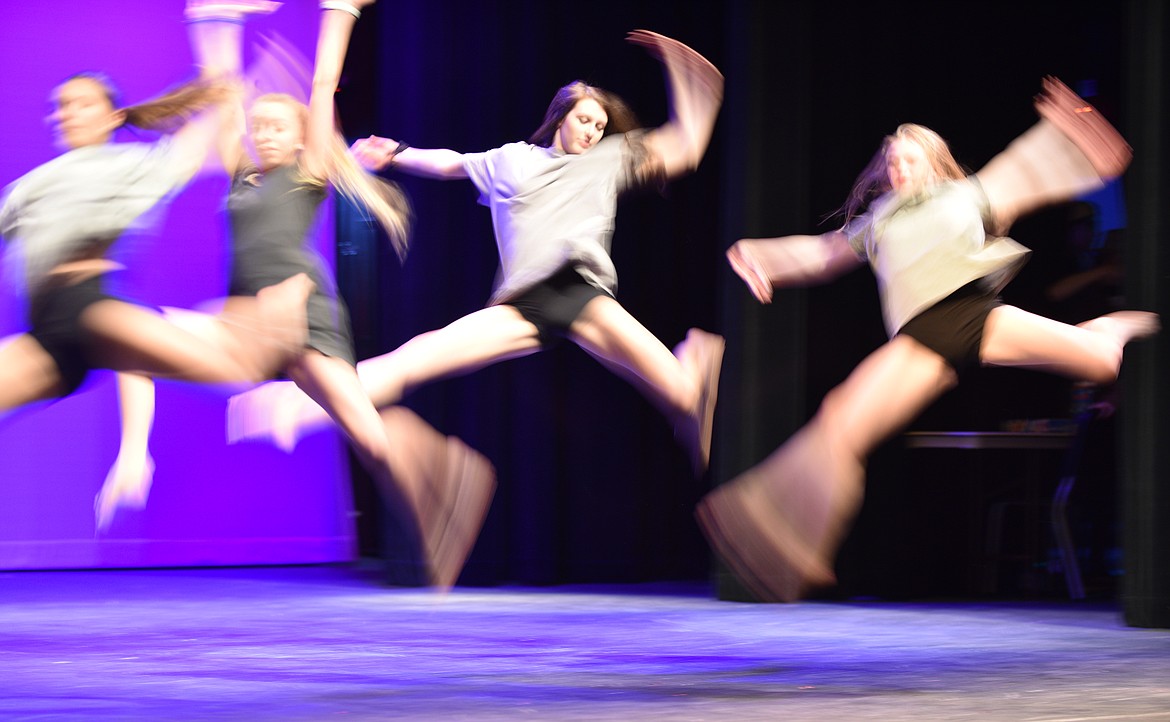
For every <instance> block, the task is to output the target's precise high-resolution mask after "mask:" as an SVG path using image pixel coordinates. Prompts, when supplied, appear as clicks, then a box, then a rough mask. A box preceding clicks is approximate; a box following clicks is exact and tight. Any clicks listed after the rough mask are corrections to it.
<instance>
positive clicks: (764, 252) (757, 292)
mask: <svg viewBox="0 0 1170 722" xmlns="http://www.w3.org/2000/svg"><path fill="white" fill-rule="evenodd" d="M727 261H728V263H730V264H731V267H732V268H733V269H734V270H735V272H736V273H737V274H738V275H739V277H740V278H742V279H743V281H744V283H746V284H747V286H748V288H749V289H751V292H752V295H753V296H755V297H756V299H757V300H759V302H760V303H771V302H772V289H773V288H775V287H777V286H780V287H784V286H809V285H814V284H817V283H824V282H826V281H831V280H833V279H834V278H837V277H838V276H841V275H842V274H844V273H846V272H848V271H851V270H853V269H854V268H857V267H858V266H860V265H861V264H862V263H863V262H862V261H861V259H859V258H858V257H857V254H856V253H854V252H853V248H852V247H850V245H849V239H848V238H847V237H846V236H845V234H844V233H841V232H840V231H833V232H831V233H825V234H822V235H819V236H784V237H781V238H744V239H741V240H739V241H736V242H735V244H733V245H732V246H731V248H729V249H727Z"/></svg>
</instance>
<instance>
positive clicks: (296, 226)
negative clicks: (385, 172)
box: [228, 166, 354, 364]
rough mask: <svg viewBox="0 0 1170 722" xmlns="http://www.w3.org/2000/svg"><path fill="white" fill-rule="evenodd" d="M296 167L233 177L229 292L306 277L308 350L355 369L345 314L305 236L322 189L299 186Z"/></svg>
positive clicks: (247, 291) (243, 293) (251, 291)
mask: <svg viewBox="0 0 1170 722" xmlns="http://www.w3.org/2000/svg"><path fill="white" fill-rule="evenodd" d="M296 175H297V169H296V167H295V166H282V167H279V168H275V169H273V170H270V171H268V172H267V173H264V174H259V173H257V172H256V171H255V169H254V168H252V169H248V170H245V171H242V172H240V173H237V174H236V177H235V178H233V179H232V189H231V193H230V195H229V196H228V215H229V217H230V219H231V229H232V268H231V281H230V289H229V292H230V293H231V295H233V296H254V295H256V293H257V292H258V291H259V290H260V289H262V288H264V287H266V286H271V285H273V284H276V283H280V282H281V281H283V280H285V279H287V278H291V277H292V276H295V275H296V274H298V273H306V274H308V276H309V277H310V278H312V279H313V282H314V283H316V284H317V289H316V290H315V291H314V292H313V295H312V296H310V297H309V304H308V321H309V340H308V343H307V346H308V347H309V348H312V349H315V350H317V351H320V352H321V353H323V354H325V355H327V356H334V357H337V358H340V359H344V360H345V361H347V362H349V363H350V364H353V363H354V351H353V338H352V336H351V334H350V330H349V313H348V311H347V310H346V308H345V304H344V303H343V302H342V301H341V299H340V298H338V295H337V284H336V283H335V282H334V280H333V277H332V275H331V274H330V273H329V270H328V266H327V265H326V264H325V260H324V259H323V258H321V256H320V254H318V253H317V252H316V251H315V250H314V249H313V248H312V246H311V239H309V238H308V237H307V236H308V231H309V229H310V227H311V226H312V225H313V221H314V220H315V219H316V217H317V209H318V208H319V207H320V205H321V202H322V201H323V200H324V199H325V194H326V190H325V188H324V187H321V186H316V185H314V184H311V183H304V182H298V181H297V178H296Z"/></svg>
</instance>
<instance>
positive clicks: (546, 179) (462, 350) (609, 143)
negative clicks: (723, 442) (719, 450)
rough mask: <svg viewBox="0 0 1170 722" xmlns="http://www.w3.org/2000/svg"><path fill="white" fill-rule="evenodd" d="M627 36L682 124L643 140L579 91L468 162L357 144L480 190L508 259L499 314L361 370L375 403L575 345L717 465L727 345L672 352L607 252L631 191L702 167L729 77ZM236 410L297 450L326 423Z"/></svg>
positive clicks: (269, 405)
mask: <svg viewBox="0 0 1170 722" xmlns="http://www.w3.org/2000/svg"><path fill="white" fill-rule="evenodd" d="M629 39H630V41H631V42H633V43H636V44H638V45H641V46H642V47H644V48H646V49H647V50H648V51H650V52H651V53H653V54H655V55H656V56H657V57H658V58H659V59H660V60H661V61H662V62H663V64H664V66H665V69H666V75H667V79H668V87H669V91H670V98H671V118H670V121H669V122H668V123H667V124H666V125H664V126H662V127H660V128H657V129H654V130H650V131H640V130H635V129H634V128H633V119H632V114H631V113H630V112H629V111H628V109H627V108H626V106H625V104H624V103H623V102H622V101H621V100H620V99H619V98H617V97H615V96H613V95H612V94H610V93H607V92H606V91H604V90H601V89H600V88H594V87H591V86H589V85H586V84H584V83H581V82H576V83H572V84H570V85H567V86H565V87H564V88H562V89H561V90H560V91H559V92H558V93H557V94H556V96H555V97H554V98H553V101H552V103H551V105H550V106H549V108H548V112H547V113H546V115H545V119H544V121H543V123H542V124H541V126H540V128H539V129H538V130H537V131H536V133H535V134H534V135H533V136H532V138H531V140H530V142H528V143H512V144H508V145H505V146H503V147H501V148H497V149H495V150H490V151H487V152H486V153H470V154H463V153H458V152H455V151H453V150H446V149H431V150H424V149H418V148H408V147H406V146H405V144H402V143H398V142H396V141H393V140H389V139H386V138H369V139H365V140H361V141H358V142H357V143H355V144H354V146H353V150H354V153H355V154H356V155H357V156H358V157H359V158H361V159H363V161H364V162H365V163H366V164H367V166H369V167H373V168H383V167H386V166H387V165H389V164H391V163H393V164H394V165H395V167H396V168H399V169H401V170H403V171H406V172H408V173H414V174H418V175H424V176H428V177H432V178H440V179H457V178H468V179H470V180H471V181H472V182H473V183H475V185H476V187H477V188H478V189H479V191H480V194H481V202H482V203H484V204H486V205H488V206H489V208H490V209H491V212H492V220H493V224H494V227H495V233H496V241H497V243H498V245H499V251H500V264H501V265H500V271H501V273H500V280H499V284H498V286H497V289H496V291H495V293H494V295H493V296H492V300H491V303H492V305H490V306H488V307H487V308H485V309H482V310H480V311H476V312H475V313H472V314H470V315H468V316H465V317H463V318H461V319H459V320H457V321H455V322H454V323H452V324H450V325H448V326H446V327H444V328H442V329H439V330H437V331H431V332H429V333H425V334H422V335H420V336H417V337H415V338H414V339H412V340H410V341H408V342H407V343H405V344H403V346H401V347H400V348H398V349H397V350H395V351H393V352H392V353H389V354H387V355H385V356H381V357H378V358H374V359H370V360H368V361H363V362H362V363H360V364H358V373H359V374H360V376H361V378H362V383H363V385H364V386H365V388H366V390H367V392H368V393H369V394H370V397H371V398H372V399H373V400H374V402H375V403H376V404H378V405H379V406H382V405H386V404H391V403H394V402H396V401H398V400H399V399H400V398H402V397H403V396H404V395H405V394H406V393H409V392H410V390H412V389H414V388H416V387H417V386H419V385H421V384H424V383H427V382H429V381H432V380H435V379H439V378H443V377H448V376H453V375H457V374H463V373H467V372H470V371H474V370H476V369H479V368H482V367H484V366H487V365H489V364H492V363H495V362H497V361H501V360H504V359H509V358H517V357H520V356H525V355H528V354H531V353H535V352H536V351H539V350H540V349H541V348H542V346H543V345H544V344H546V343H548V342H549V341H550V340H552V339H553V338H554V337H556V336H566V337H568V338H569V339H571V340H572V341H573V342H575V343H576V344H578V345H579V346H581V347H582V348H583V349H585V350H586V351H587V352H589V353H590V354H592V355H593V356H595V357H596V358H598V359H599V360H601V361H602V362H603V363H604V364H606V366H607V367H609V368H611V369H614V370H615V371H616V372H618V373H619V374H622V375H623V376H624V377H626V378H630V379H631V380H633V381H634V382H635V383H636V384H637V385H638V386H639V388H642V389H645V390H646V391H647V392H648V393H649V395H650V396H651V398H652V399H653V400H655V401H657V402H659V403H660V404H661V405H662V406H663V407H665V408H666V409H669V410H670V412H671V414H672V415H674V416H675V417H676V418H677V419H678V421H677V425H676V433H677V434H678V435H679V436H680V437H681V438H680V440H681V441H682V442H683V443H684V444H685V445H686V446H687V447H688V449H689V450H690V451H691V452H692V461H693V463H694V467H695V469H696V471H697V472H701V471H702V470H703V469H705V468H706V466H707V461H708V454H709V449H710V438H711V414H712V409H713V407H714V403H715V396H716V390H717V384H718V374H719V366H720V362H721V359H722V353H723V339H722V338H720V337H718V336H715V335H713V334H709V333H706V332H703V331H699V330H697V329H692V330H691V331H690V332H689V333H688V335H687V339H686V341H684V342H683V343H682V344H680V345H679V346H678V347H677V348H676V349H675V354H674V355H672V354H671V352H670V350H669V349H667V348H666V347H665V346H664V345H663V344H662V342H660V341H659V340H658V339H657V338H655V337H654V335H653V334H651V333H650V332H649V331H648V330H647V329H646V328H645V327H643V326H642V325H641V324H640V323H638V321H637V320H636V319H634V318H633V317H632V316H631V315H630V314H629V313H628V312H627V311H626V310H625V309H623V308H622V307H621V305H620V304H618V302H617V301H616V300H615V299H614V297H613V294H614V291H615V288H616V274H615V272H614V267H613V262H612V261H611V260H610V257H609V243H610V238H611V236H612V234H613V227H614V217H615V214H616V204H617V198H618V195H619V194H620V193H621V192H623V191H624V190H627V189H629V188H631V187H633V186H635V185H640V184H645V183H648V182H653V181H658V180H664V179H669V178H673V177H676V176H678V175H680V174H682V173H684V172H687V171H690V170H693V169H694V168H695V167H697V166H698V164H699V161H700V159H701V158H702V157H703V153H704V151H705V150H706V147H707V144H708V142H709V140H710V137H711V131H712V128H713V126H714V123H715V117H716V114H717V113H718V110H719V106H720V103H721V101H722V95H723V76H722V75H721V74H720V73H719V71H718V70H717V69H716V68H715V67H714V66H713V65H711V64H710V63H709V62H707V60H706V59H704V58H703V57H702V56H700V55H699V54H698V53H696V52H695V51H693V50H691V49H690V48H688V47H687V46H685V45H683V44H682V43H679V42H677V41H674V40H671V39H669V38H666V37H663V36H661V35H658V34H655V33H651V32H647V31H637V32H634V33H632V34H631V35H630V38H629ZM234 401H235V403H236V406H235V408H234V410H233V411H232V413H233V414H236V415H238V416H239V417H240V418H243V419H247V420H248V421H249V424H248V428H247V429H246V430H245V431H244V433H245V434H252V435H272V436H277V437H279V438H283V439H285V440H286V442H288V443H292V442H294V441H295V439H296V438H297V437H298V436H299V435H300V434H302V433H304V431H305V430H306V429H307V428H309V427H311V426H313V425H314V424H317V423H319V422H320V421H321V420H322V419H321V417H320V414H319V412H317V411H316V410H314V409H313V408H312V407H311V406H310V405H308V404H305V403H304V402H303V400H300V399H298V398H296V397H295V396H294V395H292V394H291V393H290V391H289V390H288V389H287V388H279V387H269V388H266V389H263V390H260V391H259V392H248V393H246V394H243V395H241V396H239V397H237V398H236V399H235V400H234Z"/></svg>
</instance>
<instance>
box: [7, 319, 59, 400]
mask: <svg viewBox="0 0 1170 722" xmlns="http://www.w3.org/2000/svg"><path fill="white" fill-rule="evenodd" d="M64 393H65V386H64V382H63V381H62V379H61V373H60V371H58V370H57V364H55V363H53V358H52V357H51V356H49V353H48V352H47V351H45V349H44V348H43V347H42V346H41V345H40V344H39V343H37V341H36V339H34V338H33V337H32V336H30V335H28V334H27V333H22V334H18V335H16V336H9V337H8V338H6V339H4V340H3V341H0V413H3V412H6V411H11V410H13V409H17V408H20V407H21V406H25V405H27V404H31V403H33V402H35V401H44V400H47V399H54V398H57V397H59V396H61V395H62V394H64Z"/></svg>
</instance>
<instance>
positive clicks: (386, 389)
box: [228, 306, 540, 449]
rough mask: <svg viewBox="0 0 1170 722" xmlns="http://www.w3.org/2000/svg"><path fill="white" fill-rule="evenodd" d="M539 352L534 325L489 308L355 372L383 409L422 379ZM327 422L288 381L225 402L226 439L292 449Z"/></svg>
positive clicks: (507, 310) (506, 308) (508, 311)
mask: <svg viewBox="0 0 1170 722" xmlns="http://www.w3.org/2000/svg"><path fill="white" fill-rule="evenodd" d="M539 350H540V339H539V338H538V335H537V330H536V327H535V326H533V325H532V324H531V323H529V322H528V321H526V320H525V319H524V317H523V316H521V315H520V313H519V312H518V311H517V310H516V309H515V308H513V307H511V306H490V307H488V308H485V309H482V310H480V311H476V312H475V313H472V314H469V315H467V316H464V317H463V318H461V319H459V320H457V321H455V322H453V323H451V324H449V325H447V326H444V327H443V328H441V329H438V330H436V331H429V332H427V333H424V334H420V335H418V336H415V337H414V338H412V339H411V340H409V341H407V342H406V343H404V344H403V345H402V346H400V347H398V348H397V349H395V350H394V351H392V352H390V353H388V354H384V355H382V356H378V357H376V358H372V359H368V360H365V361H362V362H361V363H359V364H358V376H359V377H360V378H361V382H362V387H363V388H364V389H365V392H366V394H367V395H368V397H369V400H370V401H372V402H373V404H374V406H376V407H377V408H385V407H387V406H391V405H393V404H396V403H398V402H399V401H400V400H402V398H403V397H404V396H405V395H406V394H408V393H410V392H411V391H412V390H413V389H415V388H417V387H419V386H421V385H423V384H425V383H429V382H431V381H436V380H438V379H442V378H447V377H450V376H459V375H462V374H466V373H471V372H472V371H475V370H477V369H481V368H483V367H484V366H488V365H491V364H493V363H496V362H498V361H504V360H507V359H512V358H519V357H521V356H527V355H529V354H532V353H535V352H537V351H539ZM329 423H330V421H329V416H328V415H327V414H326V413H325V412H324V411H323V410H322V409H321V408H320V407H319V406H317V405H316V404H314V403H312V402H311V400H310V399H308V398H306V397H305V396H304V395H303V394H299V393H297V392H296V391H295V389H292V388H290V387H289V386H288V385H276V384H264V385H263V386H260V387H259V388H257V389H254V390H252V391H248V392H246V393H243V394H239V395H237V396H234V397H233V398H232V399H231V402H230V403H229V406H228V440H229V441H230V442H236V441H240V440H242V439H251V438H262V439H269V440H272V441H274V442H276V443H277V444H278V445H279V446H281V447H282V448H285V449H291V448H293V447H295V446H296V443H297V441H298V440H299V439H300V438H301V437H303V436H305V435H306V434H308V433H311V432H313V431H315V430H318V429H321V428H325V427H327V426H328V425H329Z"/></svg>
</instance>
